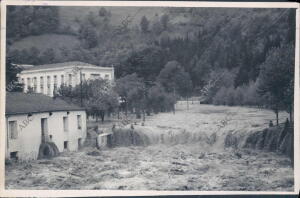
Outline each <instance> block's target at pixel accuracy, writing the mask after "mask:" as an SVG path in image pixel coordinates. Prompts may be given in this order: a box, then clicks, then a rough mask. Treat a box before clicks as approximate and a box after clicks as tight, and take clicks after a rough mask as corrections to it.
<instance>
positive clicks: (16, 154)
mask: <svg viewBox="0 0 300 198" xmlns="http://www.w3.org/2000/svg"><path fill="white" fill-rule="evenodd" d="M10 159H15V160H18V152H17V151H15V152H10Z"/></svg>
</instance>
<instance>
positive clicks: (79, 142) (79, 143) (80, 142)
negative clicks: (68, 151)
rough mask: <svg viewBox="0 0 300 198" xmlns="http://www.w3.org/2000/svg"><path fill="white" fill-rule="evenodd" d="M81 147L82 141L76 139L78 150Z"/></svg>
mask: <svg viewBox="0 0 300 198" xmlns="http://www.w3.org/2000/svg"><path fill="white" fill-rule="evenodd" d="M81 147H82V139H81V138H78V149H80V148H81Z"/></svg>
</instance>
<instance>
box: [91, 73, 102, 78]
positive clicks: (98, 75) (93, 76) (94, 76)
mask: <svg viewBox="0 0 300 198" xmlns="http://www.w3.org/2000/svg"><path fill="white" fill-rule="evenodd" d="M100 77H101V76H100V74H91V79H97V78H100Z"/></svg>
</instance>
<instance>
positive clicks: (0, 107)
mask: <svg viewBox="0 0 300 198" xmlns="http://www.w3.org/2000/svg"><path fill="white" fill-rule="evenodd" d="M9 5H20V6H22V5H24V6H29V5H39V6H118V7H145V6H146V7H219V8H295V10H296V39H295V40H296V41H295V86H294V87H295V90H294V117H295V123H294V191H293V192H278V191H148V190H147V191H142V190H6V189H5V184H4V183H5V179H4V178H5V171H4V170H5V166H4V161H5V140H6V133H5V131H6V130H5V58H6V57H5V56H6V8H7V6H9ZM299 10H300V6H299V4H298V3H293V2H195V1H193V2H192V1H188V2H187V1H186V2H183V1H38V0H6V1H2V2H1V55H0V57H1V68H0V101H1V103H0V129H1V133H0V196H1V197H4V196H5V197H20V196H21V197H29V196H31V197H32V196H35V197H74V196H76V197H84V196H155V195H249V194H251V195H295V194H298V193H299V189H300V181H299V179H300V134H299V127H300V125H299V123H300V114H299V113H300V112H299V111H300V104H299V92H300V81H299V72H300V70H299V36H300V34H299V24H300V20H299V19H300V11H299ZM296 154H297V155H296Z"/></svg>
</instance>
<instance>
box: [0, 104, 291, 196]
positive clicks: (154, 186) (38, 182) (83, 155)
mask: <svg viewBox="0 0 300 198" xmlns="http://www.w3.org/2000/svg"><path fill="white" fill-rule="evenodd" d="M287 116H288V115H287V114H286V113H283V112H282V113H280V120H281V122H283V121H284V120H285V119H286V117H287ZM274 117H275V116H274V113H273V112H272V111H268V110H262V109H255V108H241V107H224V106H211V105H199V103H197V104H196V103H194V104H192V103H190V104H189V109H187V106H186V103H184V102H181V103H178V104H177V107H176V113H175V114H173V113H161V114H157V115H152V116H149V117H148V116H147V118H146V122H145V126H141V124H140V123H137V125H135V126H134V127H135V128H134V130H136V131H138V132H140V133H142V134H143V136H142V137H145V138H147V143H148V145H147V146H135V145H127V146H124V145H123V146H116V147H114V148H111V149H104V150H100V151H98V150H96V149H94V148H89V147H86V148H83V149H82V150H80V151H78V152H65V153H62V154H61V155H60V156H58V157H56V158H53V159H51V160H47V159H43V160H36V161H31V162H22V163H17V164H10V165H7V166H6V170H5V174H6V175H5V176H6V178H5V185H6V188H8V189H81V190H85V189H114V190H115V189H117V190H199V191H207V190H208V191H209V190H218V191H220V190H224V191H227V190H234V191H236V190H241V191H293V188H294V177H293V169H292V167H291V165H290V159H289V158H288V157H287V156H284V155H281V154H278V153H274V152H267V151H263V150H256V149H249V148H247V149H246V148H244V147H243V146H242V145H243V142H244V141H245V139H246V137H247V135H248V134H250V133H253V132H255V131H259V130H262V129H264V128H266V127H268V123H269V121H270V120H273V122H274V123H275V120H274ZM228 133H231V134H234V135H236V136H238V137H239V138H238V141H239V142H238V143H237V146H236V147H234V148H232V147H225V146H224V138H225V137H226V135H227V134H228ZM140 141H142V140H140Z"/></svg>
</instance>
